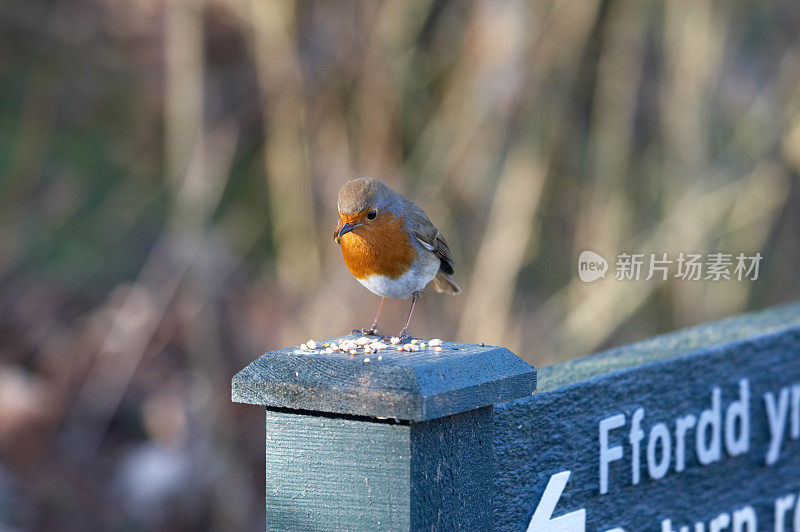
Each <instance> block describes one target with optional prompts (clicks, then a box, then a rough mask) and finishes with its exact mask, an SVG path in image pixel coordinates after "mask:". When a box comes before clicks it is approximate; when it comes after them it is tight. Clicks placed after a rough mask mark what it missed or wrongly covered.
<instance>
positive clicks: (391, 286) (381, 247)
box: [333, 177, 461, 341]
mask: <svg viewBox="0 0 800 532" xmlns="http://www.w3.org/2000/svg"><path fill="white" fill-rule="evenodd" d="M338 209H339V224H338V225H337V227H336V231H335V232H334V234H333V239H334V241H335V242H336V243H337V244H339V246H341V248H342V257H343V258H344V263H345V264H346V265H347V269H348V270H350V273H352V274H353V276H354V277H355V278H356V280H357V281H358V282H359V283H361V284H362V285H364V286H365V287H367V289H369V290H370V291H371V292H373V293H375V294H377V295H379V296H381V303H380V305H379V306H378V313H377V314H376V315H375V320H374V321H373V322H372V327H371V328H369V329H357V330H355V331H353V332H359V331H360V332H361V333H362V334H366V335H377V334H379V333H378V318H380V316H381V310H382V309H383V303H384V301H386V298H387V297H391V298H395V299H408V298H411V310H410V311H409V312H408V319H407V320H406V325H405V327H403V330H402V332H401V333H400V334H399V335H398V336H399V337H400V339H401V341H404V340H406V339H408V338H409V334H408V324H409V323H410V322H411V315H412V314H413V313H414V306H415V305H416V304H417V300H418V299H419V298H420V296H421V295H422V289H423V288H425V286H426V285H428V283H430V285H431V286H432V287H433V288H434V289H435V290H436V291H437V292H445V293H448V294H458V293H460V292H461V287H460V286H458V283H457V282H456V281H455V279H453V277H451V276H452V274H453V255H452V254H451V253H450V248H449V247H447V242H445V240H444V237H443V236H442V234H441V233H440V232H439V230H438V229H436V227H435V226H434V225H433V224H432V223H431V221H430V220H429V219H428V217H427V216H426V215H425V213H424V212H423V211H422V209H420V208H419V207H417V205H415V204H414V202H413V201H411V200H410V199H408V198H406V197H404V196H401V195H400V194H398V193H397V192H395V191H394V190H392V189H391V188H389V187H388V186H386V185H385V184H383V183H382V182H381V181H379V180H377V179H372V178H370V177H361V178H358V179H353V180H352V181H348V182H347V183H345V184H344V186H343V187H342V189H341V190H340V191H339V198H338Z"/></svg>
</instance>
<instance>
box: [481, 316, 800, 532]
mask: <svg viewBox="0 0 800 532" xmlns="http://www.w3.org/2000/svg"><path fill="white" fill-rule="evenodd" d="M539 378H540V386H541V390H543V391H541V392H537V394H536V395H535V396H533V397H530V398H526V399H520V400H517V401H512V402H509V403H504V404H502V405H498V406H497V407H496V408H495V420H494V421H495V446H494V450H495V459H496V461H495V529H496V530H525V529H527V527H528V525H529V523H530V521H531V516H532V515H533V513H534V510H535V509H536V507H537V505H538V504H539V501H540V499H541V497H542V495H543V493H544V491H545V488H546V486H547V485H548V482H549V480H550V479H551V478H552V476H553V475H554V474H557V473H559V472H562V471H570V477H569V481H568V483H567V485H566V487H565V489H564V491H563V493H562V494H561V495H560V497H559V498H558V503H557V506H556V508H555V511H554V512H553V516H554V517H555V516H559V515H564V514H570V513H572V512H574V511H577V510H579V509H585V511H586V529H587V530H608V529H611V528H612V527H618V526H619V527H623V528H624V529H625V530H627V531H632V530H662V527H663V526H664V524H663V521H664V520H666V519H669V520H670V525H669V526H671V527H672V528H664V529H665V530H675V532H678V531H679V530H680V527H682V526H689V527H690V530H695V528H694V524H695V523H699V522H702V523H704V527H705V528H704V530H709V529H713V528H712V527H711V526H710V523H711V521H712V520H714V519H718V521H717V522H716V525H717V526H718V527H722V528H719V529H720V530H732V529H734V527H733V519H734V518H738V519H739V520H740V522H741V523H745V522H746V523H747V526H749V525H750V524H751V523H750V521H749V519H750V518H751V517H752V518H753V519H755V526H753V528H747V527H743V528H740V530H778V528H775V516H776V506H777V504H778V500H779V499H782V501H783V503H788V498H789V497H791V498H792V500H793V502H792V505H790V506H789V509H788V510H787V511H786V512H785V513H782V514H780V515H781V516H782V519H781V520H782V522H783V523H784V525H785V529H786V530H792V526H793V525H792V520H793V519H795V515H798V516H800V509H797V508H800V506H797V498H798V493H799V492H800V417H796V418H795V417H794V416H795V415H794V412H795V411H800V305H789V306H785V307H780V308H776V309H771V310H769V311H766V312H760V313H753V314H749V315H745V316H739V317H736V318H732V319H728V320H723V321H720V322H716V323H712V324H708V325H704V326H701V327H695V328H692V329H687V330H685V331H679V332H677V333H673V334H669V335H664V336H661V337H657V338H653V339H651V340H648V341H646V342H642V343H639V344H634V345H630V346H626V347H623V348H619V349H613V350H610V351H607V352H604V353H600V354H598V355H594V356H590V357H586V358H583V359H580V360H576V361H573V362H569V363H566V364H561V365H558V366H553V367H551V368H543V369H542V370H540V372H539ZM743 382H744V383H746V388H745V389H746V391H747V399H746V400H745V399H744V398H743V395H742V390H743V389H742V383H743ZM715 388H716V389H718V392H716V393H719V399H718V402H719V407H718V410H715V409H714V407H713V405H714V398H713V397H714V394H715V392H714V391H713V390H714V389H715ZM770 394H771V397H772V400H773V401H774V405H775V406H774V412H776V414H775V416H776V417H775V419H783V428H782V431H783V432H781V433H780V434H781V437H780V438H779V439H777V440H776V441H780V447H779V452H778V451H776V452H775V453H774V455H773V456H772V458H773V459H774V460H775V461H774V463H771V464H770V463H767V462H768V456H770V447H771V445H773V443H772V436H771V434H772V433H771V429H770V422H769V419H770V417H769V414H768V401H769V399H768V397H769V396H770ZM737 402H741V403H742V405H746V410H747V416H748V430H747V434H748V435H749V440H748V448H747V450H745V451H743V452H739V451H741V449H738V450H737V447H736V446H735V445H733V446H730V447H729V445H728V444H729V443H736V442H735V441H733V442H729V441H728V440H727V438H728V437H729V435H728V432H729V431H728V429H727V427H728V424H727V418H728V411H729V409H730V408H731V407H732V405H734V404H735V403H737ZM795 404H796V405H797V407H796V408H795V406H793V405H795ZM781 405H783V407H781ZM638 409H642V414H643V415H642V417H641V422H640V425H641V429H642V434H641V435H640V436H641V438H642V439H641V441H640V442H639V443H638V446H639V459H638V461H634V452H633V445H632V443H631V435H632V434H634V435H635V434H636V432H635V431H633V430H632V427H633V423H634V422H633V416H634V413H635V412H636V411H637V410H638ZM735 410H736V409H734V411H735ZM706 411H708V412H709V414H706V419H707V420H713V419H717V420H718V422H719V426H720V429H719V434H718V436H717V437H718V438H719V440H717V441H718V446H717V447H716V448H717V449H718V450H719V456H718V457H715V456H711V458H713V459H712V460H711V461H710V462H709V455H704V456H703V457H702V461H703V462H708V463H706V464H705V465H704V464H703V462H701V455H700V452H698V448H697V443H696V433H697V430H696V425H695V426H694V427H689V428H687V430H686V432H685V433H684V436H683V438H682V439H683V440H684V443H683V453H684V455H683V460H682V461H680V460H679V458H678V454H677V448H678V446H679V443H678V440H679V437H678V429H677V425H678V419H679V418H680V419H682V420H683V421H682V423H685V424H686V426H689V421H690V420H691V418H689V417H688V416H694V418H695V421H696V422H697V420H699V419H700V418H701V416H703V415H704V412H706ZM716 412H718V414H717V413H716ZM615 415H617V416H621V418H619V420H621V422H622V423H623V424H622V426H620V427H619V428H615V429H611V430H609V431H608V446H610V447H613V446H620V449H621V451H622V456H621V458H619V459H614V460H611V461H610V462H608V469H607V470H608V477H607V483H608V484H607V486H606V489H607V492H606V493H601V481H600V472H601V462H600V458H599V456H600V421H601V420H603V419H610V418H611V416H615ZM731 419H732V420H733V424H732V425H731V427H732V429H731V430H730V434H731V436H730V437H731V438H734V439H735V438H736V436H737V435H739V436H741V435H742V434H743V432H737V431H743V430H744V429H741V426H742V422H741V418H738V421H737V418H736V417H735V416H731ZM793 419H797V421H796V422H795V421H793ZM660 423H663V424H664V427H665V428H666V429H663V428H661V427H658V428H656V426H657V425H659V424H660ZM715 423H716V422H715ZM793 426H796V428H792V427H793ZM709 427H710V428H709V429H708V430H704V431H703V433H704V442H705V443H704V445H705V444H708V445H711V444H712V442H713V441H714V436H713V434H714V429H713V425H709ZM737 427H739V428H737ZM776 427H778V423H777V422H776ZM664 430H666V434H667V435H668V437H669V439H670V442H671V443H670V445H671V449H670V453H669V454H668V455H667V456H668V461H667V462H666V463H667V468H666V470H664V471H663V476H662V470H659V469H658V468H657V467H656V468H655V469H653V470H652V472H654V473H655V475H651V469H649V464H650V462H649V460H650V457H648V449H647V448H648V445H649V443H650V438H651V437H652V436H651V435H652V434H653V433H654V432H655V433H661V434H662V435H663V431H664ZM793 431H795V432H794V436H792V434H793ZM775 432H776V434H777V433H778V428H775ZM653 438H654V439H653V441H654V442H655V443H654V446H653V451H654V452H653V456H652V459H653V460H652V464H653V465H654V466H659V467H660V464H661V460H662V457H663V456H664V454H662V453H664V447H663V445H662V444H663V440H659V437H658V436H656V437H653ZM776 438H777V437H776ZM634 439H636V438H634ZM679 462H682V470H681V471H679V470H678V469H679V466H678V464H679ZM635 463H638V464H639V478H638V483H636V484H634V472H633V469H634V464H635ZM781 504H782V503H781ZM750 510H752V516H751V515H750V513H749V512H750ZM736 512H739V513H736ZM795 512H798V514H795ZM799 518H800V517H799ZM726 520H728V521H727V522H728V525H725V526H724V527H723V526H722V525H724V523H725V522H726Z"/></svg>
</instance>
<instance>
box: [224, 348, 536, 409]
mask: <svg viewBox="0 0 800 532" xmlns="http://www.w3.org/2000/svg"><path fill="white" fill-rule="evenodd" d="M357 338H358V336H353V335H350V336H342V337H339V338H334V339H331V340H326V341H324V343H323V342H320V343H319V344H318V346H317V349H315V350H309V349H306V350H302V349H301V348H300V347H289V348H286V349H279V350H277V351H272V352H269V353H266V354H264V355H261V356H260V357H259V358H258V359H256V360H255V361H253V362H252V363H251V364H250V365H248V366H247V367H245V368H244V369H243V370H241V371H240V372H239V373H237V374H236V375H235V376H234V377H233V380H232V393H231V395H232V399H233V401H235V402H239V403H248V404H255V405H264V406H267V407H275V408H288V409H292V410H308V411H314V412H330V413H337V414H348V415H354V416H368V417H375V418H394V419H398V420H408V421H428V420H431V419H436V418H440V417H444V416H449V415H453V414H458V413H460V412H466V411H469V410H474V409H477V408H480V407H484V406H489V405H494V404H496V403H500V402H504V401H509V400H511V399H518V398H520V397H525V396H528V395H531V394H532V393H533V392H534V390H535V389H536V370H535V369H534V368H533V367H532V366H530V365H529V364H527V363H526V362H525V361H523V360H522V359H521V358H519V357H517V356H516V355H515V354H514V353H512V352H511V351H509V350H508V349H506V348H504V347H494V346H480V345H474V344H461V343H456V342H442V344H441V351H436V350H435V349H434V348H433V347H430V346H428V345H427V341H426V340H421V341H420V342H425V343H426V347H425V348H420V349H419V350H418V351H414V352H406V351H397V349H396V348H395V346H389V347H388V348H387V349H383V350H381V351H379V352H373V353H371V354H364V352H363V350H362V349H359V350H358V354H357V355H350V354H347V353H343V352H334V353H330V354H327V353H325V352H324V351H323V349H324V348H323V347H322V346H323V345H324V344H326V343H327V344H330V343H337V344H340V343H341V342H342V341H344V340H356V339H357ZM373 338H374V337H373ZM417 345H419V344H417Z"/></svg>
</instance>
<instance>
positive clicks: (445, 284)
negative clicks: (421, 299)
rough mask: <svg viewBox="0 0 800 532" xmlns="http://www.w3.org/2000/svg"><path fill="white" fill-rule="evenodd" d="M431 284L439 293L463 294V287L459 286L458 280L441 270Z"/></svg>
mask: <svg viewBox="0 0 800 532" xmlns="http://www.w3.org/2000/svg"><path fill="white" fill-rule="evenodd" d="M430 284H431V286H432V287H433V289H434V290H436V291H437V292H444V293H445V294H451V295H456V294H460V293H461V287H460V286H458V283H457V282H456V280H455V279H453V278H452V277H451V276H449V275H448V274H446V273H444V272H443V271H442V270H439V273H437V274H436V277H434V278H433V279H431V283H430Z"/></svg>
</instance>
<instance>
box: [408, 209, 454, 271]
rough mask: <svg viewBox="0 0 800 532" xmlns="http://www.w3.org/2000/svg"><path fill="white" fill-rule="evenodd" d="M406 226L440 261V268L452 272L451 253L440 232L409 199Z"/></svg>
mask: <svg viewBox="0 0 800 532" xmlns="http://www.w3.org/2000/svg"><path fill="white" fill-rule="evenodd" d="M406 227H408V229H409V230H410V231H411V234H413V235H414V236H415V237H416V238H417V240H419V241H420V243H421V244H422V245H423V246H425V247H426V248H427V249H429V250H430V251H433V253H434V254H435V255H436V256H437V257H439V260H441V261H442V270H443V271H444V272H445V273H449V274H452V273H453V265H454V261H453V254H452V253H451V252H450V248H449V247H448V246H447V242H445V240H444V237H443V236H442V233H440V232H439V230H438V229H436V227H435V226H434V225H433V223H431V221H430V220H429V219H428V216H427V215H426V214H425V213H424V212H423V211H422V209H420V208H419V207H417V206H416V205H415V204H414V203H412V202H411V201H409V202H408V203H407V205H406Z"/></svg>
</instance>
